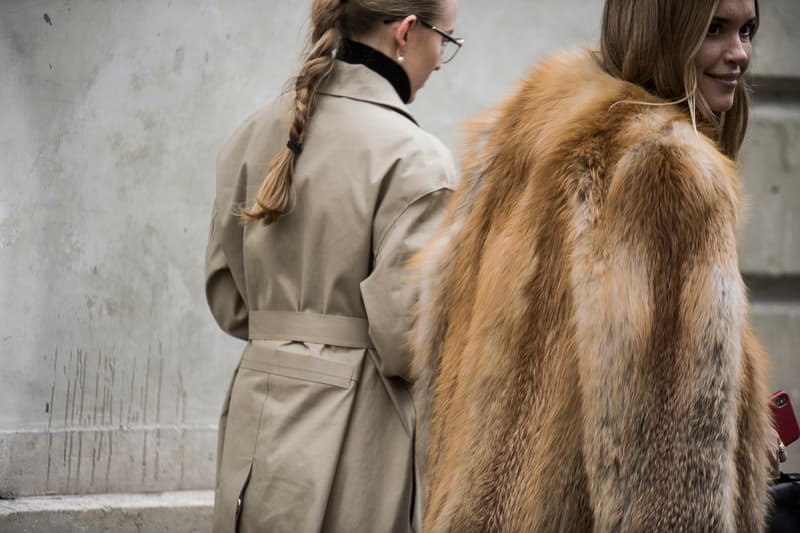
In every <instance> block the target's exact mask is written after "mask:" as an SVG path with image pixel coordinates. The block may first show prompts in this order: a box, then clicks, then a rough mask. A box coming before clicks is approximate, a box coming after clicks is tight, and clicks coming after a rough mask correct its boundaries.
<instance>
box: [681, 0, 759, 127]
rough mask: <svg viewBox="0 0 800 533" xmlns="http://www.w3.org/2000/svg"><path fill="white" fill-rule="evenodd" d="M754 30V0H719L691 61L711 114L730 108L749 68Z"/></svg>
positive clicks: (756, 22) (755, 9) (756, 13)
mask: <svg viewBox="0 0 800 533" xmlns="http://www.w3.org/2000/svg"><path fill="white" fill-rule="evenodd" d="M757 29H758V4H757V3H756V1H755V0H720V2H719V5H718V6H717V10H716V11H715V12H714V18H713V19H712V20H711V24H709V27H708V35H706V38H705V40H704V41H703V44H702V45H701V46H700V50H699V51H698V52H697V56H696V57H695V60H694V64H695V66H696V67H697V86H698V88H699V89H700V94H702V95H703V98H704V99H705V101H706V103H707V104H708V107H709V108H710V109H711V111H712V112H713V113H724V112H725V111H728V110H730V109H731V108H732V107H733V104H734V100H735V95H736V88H737V87H739V85H740V83H741V82H742V80H741V77H742V76H743V75H744V73H745V71H747V67H748V66H750V59H751V58H752V56H753V43H752V39H753V37H754V36H755V33H756V30H757Z"/></svg>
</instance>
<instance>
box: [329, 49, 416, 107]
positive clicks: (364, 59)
mask: <svg viewBox="0 0 800 533" xmlns="http://www.w3.org/2000/svg"><path fill="white" fill-rule="evenodd" d="M336 59H341V60H342V61H344V62H345V63H350V64H352V65H364V66H365V67H367V68H369V69H370V70H372V71H373V72H377V73H378V74H380V75H381V76H383V77H384V78H386V80H387V81H388V82H389V83H391V84H392V87H394V90H395V91H397V94H398V95H399V96H400V99H401V100H403V103H405V104H407V103H408V101H409V100H410V99H411V82H410V81H409V80H408V74H406V71H405V70H403V67H401V66H400V65H398V64H397V63H396V62H394V61H393V60H391V59H390V58H388V57H386V56H385V55H383V54H382V53H381V52H379V51H377V50H375V49H374V48H371V47H369V46H367V45H365V44H362V43H359V42H357V41H351V40H350V39H345V40H344V43H343V46H342V50H341V51H339V52H338V53H337V54H336Z"/></svg>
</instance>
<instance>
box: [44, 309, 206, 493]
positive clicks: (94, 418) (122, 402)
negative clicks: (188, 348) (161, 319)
mask: <svg viewBox="0 0 800 533" xmlns="http://www.w3.org/2000/svg"><path fill="white" fill-rule="evenodd" d="M82 303H84V304H87V303H88V302H87V300H84V301H83V302H82ZM89 307H91V310H90V311H89V312H90V313H95V314H96V313H97V312H98V311H99V310H101V309H102V308H103V307H104V304H103V301H102V300H101V299H99V298H98V299H95V300H94V301H93V302H92V304H91V305H86V307H84V309H87V308H89ZM164 352H165V347H164V345H163V342H162V341H160V340H159V341H158V344H156V343H155V342H153V343H151V344H150V345H148V347H147V351H146V352H145V351H144V350H142V353H140V354H138V355H137V356H134V357H130V356H127V357H125V358H124V359H123V360H118V356H117V355H116V353H117V347H116V346H113V347H111V349H109V350H101V349H97V350H88V349H86V348H84V347H77V348H75V349H73V350H64V349H63V348H59V349H55V350H54V351H53V352H51V354H50V355H48V356H44V358H45V359H47V357H50V358H52V361H50V362H49V363H50V364H51V365H52V382H51V385H50V397H49V401H46V403H45V412H46V413H47V431H48V435H47V437H46V438H47V443H46V445H47V452H46V453H47V462H46V464H44V463H43V464H42V470H44V469H45V466H46V473H45V472H44V471H43V472H42V477H43V478H44V479H43V480H42V481H44V493H46V494H86V493H103V492H113V491H118V490H124V488H125V487H126V486H128V485H129V484H130V483H134V484H135V485H136V486H139V485H143V486H145V487H147V486H153V485H154V484H155V485H156V486H158V488H168V487H166V486H165V487H162V486H161V485H160V484H159V483H164V482H169V483H170V487H174V486H175V485H180V484H182V483H183V481H184V478H185V475H186V473H187V472H186V470H185V469H186V468H187V466H186V465H185V461H184V459H185V458H184V453H185V447H184V444H183V442H182V439H186V438H189V436H190V433H188V431H189V430H188V428H187V427H186V417H187V414H188V413H187V406H186V400H187V391H186V389H185V384H184V377H183V370H182V368H181V362H180V358H177V359H172V360H170V359H167V360H165V358H164V357H165V353H164ZM173 387H175V389H173ZM173 390H175V393H174V395H173V393H172V391H173ZM46 400H47V399H46ZM172 401H175V409H174V414H173V411H172V406H171V405H170V406H169V407H167V405H165V404H167V403H171V402H172ZM164 410H166V411H167V412H166V413H165V412H163V411H164ZM139 432H141V433H139ZM61 433H63V439H62V438H61V437H62V436H61V435H60V434H61ZM167 436H169V439H167ZM120 437H121V438H123V439H124V443H120V441H119V440H118V439H119V438H120ZM132 439H133V440H132ZM115 441H116V442H115ZM115 444H117V446H116V447H115V446H114V445H115ZM115 448H117V449H118V451H116V453H117V454H122V455H118V456H117V457H115V456H114V454H115ZM42 451H43V453H44V450H42ZM162 453H169V457H170V460H169V466H170V468H169V472H168V475H167V476H166V477H165V475H164V474H165V473H164V472H162V471H161V467H162V464H164V465H165V463H164V462H162V461H161V454H162ZM42 459H44V458H42ZM176 462H179V464H176ZM140 469H141V470H140ZM179 478H180V479H179Z"/></svg>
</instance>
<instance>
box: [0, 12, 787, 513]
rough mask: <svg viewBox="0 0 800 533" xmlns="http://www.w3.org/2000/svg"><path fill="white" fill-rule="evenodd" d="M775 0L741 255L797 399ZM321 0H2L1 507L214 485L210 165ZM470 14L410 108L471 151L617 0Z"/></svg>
mask: <svg viewBox="0 0 800 533" xmlns="http://www.w3.org/2000/svg"><path fill="white" fill-rule="evenodd" d="M762 3H763V4H764V5H762V10H763V22H762V27H761V33H760V34H759V36H758V41H759V43H758V45H759V47H760V48H759V50H758V57H757V60H756V64H755V67H754V69H755V72H756V74H757V75H758V76H759V77H758V80H757V81H758V82H759V84H760V85H761V86H762V88H763V89H764V93H763V94H764V96H763V97H760V96H758V95H757V96H756V102H755V109H754V112H753V126H752V129H751V132H750V136H749V141H748V146H747V148H746V151H745V155H744V157H743V170H744V179H745V187H746V189H747V190H748V192H749V193H750V194H751V195H752V199H753V202H752V209H751V213H750V223H749V225H748V226H747V229H746V231H745V232H744V234H743V241H742V242H743V245H742V267H743V270H744V271H745V272H746V273H747V275H748V280H749V281H750V282H751V284H752V285H753V286H754V290H753V298H754V306H753V314H754V320H755V323H756V326H757V328H758V330H759V333H760V334H761V336H762V339H763V341H764V343H765V344H766V346H767V347H768V348H769V350H770V351H771V353H772V355H773V357H774V359H775V373H774V375H773V380H772V386H773V388H785V389H787V390H789V391H790V392H791V393H792V394H793V396H794V398H795V402H796V403H797V404H798V407H800V361H799V360H798V354H797V351H796V347H797V346H799V345H800V282H799V281H798V280H800V241H798V238H797V237H800V190H799V189H798V180H797V178H798V177H800V175H799V174H800V158H798V155H797V154H798V153H800V152H799V151H798V140H799V139H800V92H799V91H798V87H800V79H798V76H800V64H799V63H798V61H800V58H799V57H798V54H797V50H798V37H797V34H796V33H795V29H796V28H797V27H798V26H800V10H799V9H798V5H800V4H797V3H796V1H795V0H773V1H771V2H768V3H767V2H762ZM308 4H309V2H307V1H306V2H295V1H289V0H280V1H278V0H274V1H271V2H267V1H257V0H228V1H223V0H216V1H215V0H203V1H194V0H174V1H167V0H160V1H156V0H138V1H134V0H130V1H129V0H73V1H70V0H61V1H56V0H3V1H2V2H0V72H2V73H3V74H2V76H0V124H2V128H0V184H2V190H3V192H4V194H3V195H2V197H0V291H1V292H0V302H2V306H0V355H2V365H3V370H2V372H0V400H2V404H3V405H4V407H5V408H4V409H3V410H2V411H0V497H9V496H27V495H44V494H62V495H63V494H89V493H107V492H144V491H148V492H149V491H165V490H182V489H183V490H186V489H206V488H210V487H211V486H212V483H213V466H214V453H215V449H214V439H215V429H216V419H217V414H218V411H219V407H220V404H221V401H222V396H223V393H224V390H225V387H226V385H227V381H228V378H229V375H230V372H231V370H232V368H233V365H234V364H235V361H236V359H237V356H238V352H239V350H240V349H241V343H239V342H238V341H234V340H231V339H227V338H225V337H224V335H223V334H222V333H220V332H219V331H218V330H217V328H216V326H215V324H214V323H213V321H212V319H211V317H210V315H209V313H208V312H207V310H206V307H205V301H204V296H203V264H202V260H203V249H204V244H205V238H206V232H207V227H208V216H209V210H210V205H211V202H212V196H213V181H214V156H215V151H216V149H217V147H218V146H219V145H220V144H221V143H222V141H223V140H224V138H225V137H226V136H227V135H228V134H229V133H230V132H231V131H232V130H233V128H234V127H235V126H236V125H237V124H238V123H239V122H240V121H241V120H243V119H244V117H246V116H247V114H249V113H250V112H251V111H253V110H254V109H255V108H256V107H257V106H258V105H259V104H260V103H262V102H264V101H266V100H268V99H269V98H271V97H272V96H274V95H276V94H277V93H279V92H280V91H281V89H282V87H283V86H284V83H285V80H286V79H287V78H288V77H289V76H290V75H291V73H292V71H293V69H294V68H295V66H296V64H297V58H298V57H299V54H300V52H301V49H302V45H303V42H304V38H305V32H306V29H307V28H306V26H305V23H306V12H307V8H308ZM461 4H462V5H461V14H460V20H459V24H458V30H459V31H458V33H459V34H461V35H463V36H464V37H466V38H467V42H466V45H465V47H464V49H463V50H462V52H461V53H460V54H459V57H458V58H457V59H456V60H455V61H454V62H453V63H451V64H448V65H445V66H444V67H443V68H442V70H441V71H440V72H438V73H434V75H433V77H432V78H431V80H430V82H429V83H428V86H427V87H426V88H425V89H424V90H423V92H421V93H420V97H419V102H418V103H416V104H414V106H413V110H414V112H415V113H416V114H417V115H418V118H419V119H420V122H421V123H422V124H423V126H425V127H426V128H428V129H429V130H431V131H433V132H434V133H435V134H437V135H439V136H440V137H441V138H442V139H444V140H445V142H446V143H447V144H448V145H450V146H451V147H452V148H453V149H454V150H456V151H457V148H458V142H459V133H458V132H459V128H460V125H461V124H462V123H463V122H464V120H466V119H467V118H468V117H470V116H473V115H474V114H475V113H477V112H478V111H480V110H481V109H482V108H484V107H485V106H487V105H489V104H491V103H493V102H495V101H496V100H497V99H498V98H500V97H501V95H503V94H505V93H506V92H507V91H508V90H509V88H510V87H511V85H512V84H513V83H514V81H515V80H516V79H518V78H519V77H520V76H521V75H522V74H523V73H524V72H525V70H527V68H528V67H529V66H530V65H531V64H532V63H533V62H534V61H535V60H536V59H537V58H539V57H541V56H542V55H544V54H547V53H549V52H550V51H552V50H555V49H557V48H560V47H562V46H564V45H567V44H574V43H579V42H592V41H594V40H595V39H596V37H597V35H598V28H597V26H598V21H599V16H600V11H601V6H602V3H601V2H600V1H599V0H591V1H590V0H558V1H556V0H548V1H539V2H531V1H529V0H504V1H503V2H489V1H488V0H473V1H471V2H467V1H462V2H461ZM795 447H796V446H795ZM789 451H790V454H792V452H794V453H793V459H792V463H791V464H790V465H789V469H792V470H800V460H798V458H800V450H797V451H795V450H793V449H792V448H790V450H789Z"/></svg>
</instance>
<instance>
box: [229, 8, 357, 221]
mask: <svg viewBox="0 0 800 533" xmlns="http://www.w3.org/2000/svg"><path fill="white" fill-rule="evenodd" d="M343 10H344V6H343V5H342V3H341V2H340V1H339V0H315V1H314V5H313V6H312V9H311V20H312V24H313V31H312V34H311V48H310V50H309V52H308V54H307V56H306V59H305V62H304V63H303V66H302V67H301V69H300V72H299V73H298V74H297V78H296V80H295V100H294V114H293V118H292V124H291V126H290V127H289V142H288V143H287V145H286V148H284V149H282V150H281V151H280V152H278V153H277V154H276V155H275V156H274V157H273V158H272V160H271V161H270V162H269V165H268V166H267V171H266V176H265V177H264V181H263V183H262V184H261V188H260V189H259V190H258V194H257V195H256V199H255V205H253V207H252V208H251V209H243V210H242V212H241V216H242V217H243V219H244V221H245V223H250V222H254V221H256V220H261V221H262V222H263V223H264V224H271V223H273V222H275V220H277V219H278V217H280V216H281V215H283V214H285V213H286V212H288V211H289V209H290V207H291V205H292V202H293V197H292V196H293V195H292V176H293V175H294V164H295V161H296V159H297V157H298V156H299V155H300V153H301V152H302V147H303V142H304V141H305V134H306V127H307V126H308V121H309V119H310V118H311V115H312V113H313V112H314V104H315V103H316V96H317V91H318V90H319V88H320V86H321V85H322V84H323V83H324V82H325V80H327V79H328V77H329V76H330V74H331V71H332V70H333V65H334V51H335V50H336V49H337V48H339V47H340V46H341V43H342V39H343V37H342V31H341V19H342V12H343Z"/></svg>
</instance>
